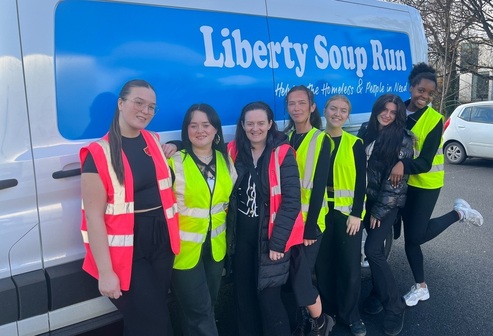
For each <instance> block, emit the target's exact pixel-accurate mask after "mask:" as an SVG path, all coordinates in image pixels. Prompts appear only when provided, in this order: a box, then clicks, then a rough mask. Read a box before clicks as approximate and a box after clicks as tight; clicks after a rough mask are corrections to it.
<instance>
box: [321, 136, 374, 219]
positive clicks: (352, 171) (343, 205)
mask: <svg viewBox="0 0 493 336" xmlns="http://www.w3.org/2000/svg"><path fill="white" fill-rule="evenodd" d="M356 141H362V140H361V139H360V138H358V137H356V136H354V135H352V134H350V133H348V132H346V131H342V136H341V142H340V144H339V149H338V150H337V153H336V155H335V158H333V160H334V171H333V174H334V178H333V179H334V198H333V199H332V200H333V201H334V209H336V210H339V211H340V212H342V213H343V214H345V215H348V216H349V215H350V214H351V210H352V209H353V201H354V190H355V189H356V162H355V160H354V152H353V146H354V144H355V143H356ZM329 200H331V199H330V198H329ZM365 200H366V196H365ZM365 212H366V211H365V206H364V205H363V212H362V213H361V218H364V217H365Z"/></svg>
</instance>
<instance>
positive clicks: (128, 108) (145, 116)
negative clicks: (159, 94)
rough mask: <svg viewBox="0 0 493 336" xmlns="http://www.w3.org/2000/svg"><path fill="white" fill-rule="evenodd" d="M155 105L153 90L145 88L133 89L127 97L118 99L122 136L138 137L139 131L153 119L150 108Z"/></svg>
mask: <svg viewBox="0 0 493 336" xmlns="http://www.w3.org/2000/svg"><path fill="white" fill-rule="evenodd" d="M155 105H156V94H155V93H154V90H152V89H150V88H146V87H133V88H132V89H130V92H129V94H128V95H127V97H125V98H119V99H118V110H119V111H120V116H119V123H120V129H121V133H122V135H123V136H125V137H129V138H133V137H136V136H138V135H139V133H140V130H142V129H144V128H146V127H147V125H149V123H150V122H151V120H152V118H153V117H154V113H153V111H152V106H155ZM150 107H151V108H150Z"/></svg>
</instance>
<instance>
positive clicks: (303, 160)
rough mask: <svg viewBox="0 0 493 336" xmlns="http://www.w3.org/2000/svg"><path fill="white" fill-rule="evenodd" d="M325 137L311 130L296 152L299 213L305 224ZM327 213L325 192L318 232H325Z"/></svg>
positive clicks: (325, 193) (318, 131) (313, 129)
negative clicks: (299, 185) (298, 179)
mask: <svg viewBox="0 0 493 336" xmlns="http://www.w3.org/2000/svg"><path fill="white" fill-rule="evenodd" d="M293 133H294V132H292V133H291V134H290V135H289V136H290V137H291V136H292V135H293ZM326 136H327V135H326V134H325V133H324V132H322V131H320V130H318V129H316V128H312V129H311V130H310V131H309V132H308V133H307V134H306V135H305V137H304V138H303V141H302V142H301V144H300V146H299V147H298V149H297V150H296V162H297V163H298V170H299V171H300V184H301V211H302V214H303V221H305V222H306V219H307V217H308V211H309V210H310V200H311V195H312V190H313V178H314V176H315V169H316V166H317V162H318V158H319V156H320V150H321V148H322V144H323V141H324V138H325V137H326ZM324 189H325V188H324ZM328 212H329V206H328V204H327V192H326V191H325V192H324V195H323V199H322V206H321V208H320V212H319V214H318V217H317V224H318V226H319V228H320V232H324V231H325V216H326V215H327V213H328Z"/></svg>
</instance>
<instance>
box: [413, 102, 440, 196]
mask: <svg viewBox="0 0 493 336" xmlns="http://www.w3.org/2000/svg"><path fill="white" fill-rule="evenodd" d="M440 120H443V116H442V115H441V114H440V113H438V112H437V111H435V110H434V109H433V108H432V107H428V108H427V109H426V111H425V112H424V113H423V114H422V115H421V117H420V118H419V119H418V121H417V122H416V124H415V125H414V126H413V128H412V129H411V132H413V133H414V135H415V137H416V144H415V147H416V148H415V154H416V156H419V154H420V153H421V150H422V149H423V145H424V142H425V140H426V137H427V136H428V134H429V133H430V132H431V131H432V130H433V129H434V128H435V127H436V125H437V124H438V123H439V122H440ZM444 162H445V157H444V155H443V141H442V140H440V145H439V146H438V148H437V151H436V153H435V156H434V157H433V161H432V164H431V168H430V170H429V171H428V172H426V173H421V174H413V175H410V176H409V181H408V182H407V184H408V185H410V186H413V187H417V188H422V189H438V188H441V187H443V184H444V179H445V171H444Z"/></svg>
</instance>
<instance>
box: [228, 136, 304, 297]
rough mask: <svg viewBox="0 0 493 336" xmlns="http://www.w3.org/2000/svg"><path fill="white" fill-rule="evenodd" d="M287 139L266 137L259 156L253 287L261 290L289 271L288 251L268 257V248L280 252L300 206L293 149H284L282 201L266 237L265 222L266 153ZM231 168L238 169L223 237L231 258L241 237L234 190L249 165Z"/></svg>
mask: <svg viewBox="0 0 493 336" xmlns="http://www.w3.org/2000/svg"><path fill="white" fill-rule="evenodd" d="M283 143H287V137H286V135H284V134H283V133H281V132H279V133H278V134H277V135H276V138H274V139H270V141H268V145H267V147H266V149H265V150H266V152H265V154H264V156H263V160H264V161H263V162H262V172H261V176H260V183H261V184H262V185H261V187H260V191H261V193H262V199H263V200H267V201H265V202H264V203H263V204H260V205H259V212H258V213H259V218H260V223H261V224H260V226H259V233H258V234H259V241H260V249H259V256H258V257H259V259H258V266H259V269H258V279H257V281H258V282H257V288H258V290H259V291H260V290H262V289H265V288H268V287H276V286H281V285H283V284H285V283H286V281H287V279H288V275H289V259H290V252H289V251H288V252H287V253H284V258H282V259H281V260H278V261H272V260H270V258H269V250H272V251H276V252H284V250H285V247H286V243H287V241H288V238H289V235H290V233H291V230H292V228H293V225H294V222H295V220H296V217H297V216H298V213H299V211H300V210H301V191H300V179H299V172H298V166H297V163H296V159H295V156H294V150H290V151H288V153H287V155H286V157H285V158H284V161H283V163H282V165H281V170H280V173H281V192H282V202H281V206H280V208H279V211H278V212H277V215H276V219H275V222H274V229H273V232H272V236H271V239H270V240H269V239H268V238H267V232H268V225H269V213H270V208H269V201H268V200H269V177H268V167H269V159H270V153H271V152H272V151H274V150H275V148H276V147H278V146H279V145H281V144H283ZM235 168H236V171H237V173H238V178H237V180H236V183H235V187H234V188H233V192H232V194H231V198H230V203H229V209H228V215H227V230H226V234H227V240H228V256H229V257H230V258H229V260H230V261H231V260H232V258H231V256H232V255H233V254H234V252H235V246H236V240H237V239H241V237H237V236H236V216H237V210H238V200H237V190H238V187H239V186H240V185H241V181H242V179H243V178H247V177H248V175H249V169H248V167H247V166H246V165H245V164H244V163H243V162H238V161H236V162H235ZM232 266H233V271H234V268H235V267H242V265H232Z"/></svg>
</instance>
